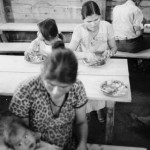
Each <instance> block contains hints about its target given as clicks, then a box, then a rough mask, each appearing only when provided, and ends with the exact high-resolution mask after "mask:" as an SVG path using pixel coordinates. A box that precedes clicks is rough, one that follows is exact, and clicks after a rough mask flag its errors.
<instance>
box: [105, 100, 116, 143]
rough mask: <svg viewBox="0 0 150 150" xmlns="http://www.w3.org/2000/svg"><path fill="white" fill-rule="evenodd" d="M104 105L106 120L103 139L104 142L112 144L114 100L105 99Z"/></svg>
mask: <svg viewBox="0 0 150 150" xmlns="http://www.w3.org/2000/svg"><path fill="white" fill-rule="evenodd" d="M106 107H107V121H106V135H105V138H106V139H105V141H106V144H112V139H113V127H114V111H115V102H114V101H106Z"/></svg>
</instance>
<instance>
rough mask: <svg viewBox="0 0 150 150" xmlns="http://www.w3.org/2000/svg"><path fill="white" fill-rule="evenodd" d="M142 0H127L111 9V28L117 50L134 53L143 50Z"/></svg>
mask: <svg viewBox="0 0 150 150" xmlns="http://www.w3.org/2000/svg"><path fill="white" fill-rule="evenodd" d="M141 1H142V0H127V1H126V2H125V3H124V4H122V5H118V6H115V7H114V9H113V16H112V17H113V22H112V23H113V28H114V32H115V40H116V44H117V47H118V51H122V52H130V53H136V52H139V51H141V50H143V37H142V32H143V24H142V21H143V14H142V11H141V10H140V9H139V8H138V6H139V4H140V2H141Z"/></svg>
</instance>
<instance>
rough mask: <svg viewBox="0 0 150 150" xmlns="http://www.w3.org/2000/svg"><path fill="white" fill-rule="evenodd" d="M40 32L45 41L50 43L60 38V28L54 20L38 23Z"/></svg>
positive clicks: (49, 19)
mask: <svg viewBox="0 0 150 150" xmlns="http://www.w3.org/2000/svg"><path fill="white" fill-rule="evenodd" d="M38 27H39V30H40V32H41V34H42V35H43V37H44V38H45V40H47V41H50V40H52V39H54V38H55V37H57V36H59V34H58V28H57V25H56V22H55V20H54V19H51V18H48V19H45V20H44V21H41V22H40V23H38Z"/></svg>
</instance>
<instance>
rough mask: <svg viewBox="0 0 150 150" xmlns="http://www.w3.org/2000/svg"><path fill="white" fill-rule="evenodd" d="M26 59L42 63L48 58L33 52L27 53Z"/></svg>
mask: <svg viewBox="0 0 150 150" xmlns="http://www.w3.org/2000/svg"><path fill="white" fill-rule="evenodd" d="M25 59H26V60H27V61H29V62H31V63H41V62H43V61H44V60H45V59H46V56H45V55H42V54H39V53H31V54H28V55H26V56H25Z"/></svg>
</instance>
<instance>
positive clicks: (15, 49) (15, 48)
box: [0, 42, 68, 55]
mask: <svg viewBox="0 0 150 150" xmlns="http://www.w3.org/2000/svg"><path fill="white" fill-rule="evenodd" d="M29 45H30V43H26V42H24V43H22V42H20V43H19V42H6V43H0V54H20V55H24V52H25V50H27V49H28V47H29ZM65 46H68V43H65Z"/></svg>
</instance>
